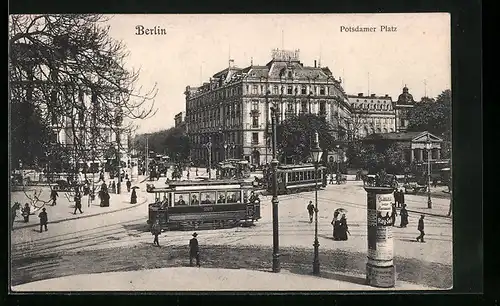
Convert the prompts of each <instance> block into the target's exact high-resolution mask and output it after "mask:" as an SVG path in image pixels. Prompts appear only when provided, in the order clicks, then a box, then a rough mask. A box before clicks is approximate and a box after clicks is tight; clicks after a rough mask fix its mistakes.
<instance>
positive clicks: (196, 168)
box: [195, 167, 198, 176]
mask: <svg viewBox="0 0 500 306" xmlns="http://www.w3.org/2000/svg"><path fill="white" fill-rule="evenodd" d="M195 173H196V176H198V167H196V172H195Z"/></svg>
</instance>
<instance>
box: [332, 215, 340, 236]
mask: <svg viewBox="0 0 500 306" xmlns="http://www.w3.org/2000/svg"><path fill="white" fill-rule="evenodd" d="M338 217H339V212H338V211H336V212H334V213H333V220H332V223H331V225H333V240H339V225H340V221H339V219H338Z"/></svg>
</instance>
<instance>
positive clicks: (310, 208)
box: [307, 201, 314, 223]
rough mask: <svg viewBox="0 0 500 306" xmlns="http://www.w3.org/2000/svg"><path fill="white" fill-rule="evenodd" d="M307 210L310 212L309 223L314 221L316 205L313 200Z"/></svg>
mask: <svg viewBox="0 0 500 306" xmlns="http://www.w3.org/2000/svg"><path fill="white" fill-rule="evenodd" d="M307 212H308V213H309V223H312V222H313V215H314V205H313V202H312V201H309V204H308V205H307Z"/></svg>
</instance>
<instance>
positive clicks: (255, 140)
mask: <svg viewBox="0 0 500 306" xmlns="http://www.w3.org/2000/svg"><path fill="white" fill-rule="evenodd" d="M252 143H253V144H258V143H259V133H252Z"/></svg>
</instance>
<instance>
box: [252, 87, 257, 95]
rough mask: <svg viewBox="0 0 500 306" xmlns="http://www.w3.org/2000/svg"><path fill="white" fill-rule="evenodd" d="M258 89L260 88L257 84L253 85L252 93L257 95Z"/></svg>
mask: <svg viewBox="0 0 500 306" xmlns="http://www.w3.org/2000/svg"><path fill="white" fill-rule="evenodd" d="M257 90H258V87H257V85H254V86H253V87H252V94H254V95H256V94H257Z"/></svg>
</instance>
